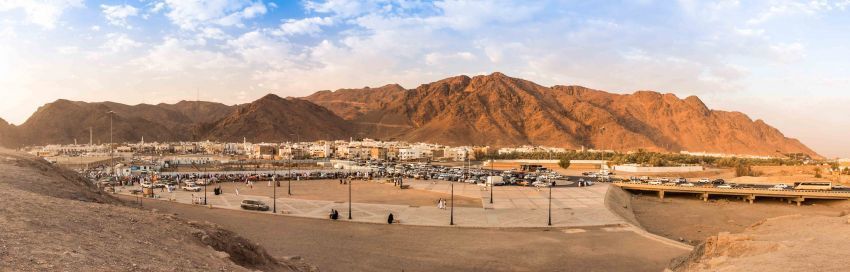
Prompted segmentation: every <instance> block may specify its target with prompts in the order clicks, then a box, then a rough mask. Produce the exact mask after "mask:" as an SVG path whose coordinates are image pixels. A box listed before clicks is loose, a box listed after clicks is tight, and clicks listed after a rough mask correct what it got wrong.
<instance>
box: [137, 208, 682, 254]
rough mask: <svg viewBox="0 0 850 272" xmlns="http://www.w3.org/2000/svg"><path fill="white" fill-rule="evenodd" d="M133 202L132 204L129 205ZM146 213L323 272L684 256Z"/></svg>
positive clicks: (183, 212)
mask: <svg viewBox="0 0 850 272" xmlns="http://www.w3.org/2000/svg"><path fill="white" fill-rule="evenodd" d="M131 201H132V200H131ZM145 207H147V208H156V209H158V210H159V211H161V212H166V213H176V214H177V215H178V216H179V217H185V218H190V219H195V220H207V221H210V222H214V223H216V224H220V225H222V226H224V227H226V228H228V229H231V230H234V231H235V232H237V233H238V234H241V235H244V236H246V237H248V238H249V239H252V240H254V241H259V243H260V245H262V246H263V247H265V248H266V249H268V250H269V251H270V253H271V254H272V255H283V254H288V253H291V252H300V254H302V255H301V256H302V257H304V259H305V261H307V262H310V263H313V264H316V265H318V266H319V268H320V269H321V270H322V271H660V270H663V269H664V268H665V267H666V266H667V264H668V263H669V260H670V259H672V258H674V257H678V256H683V255H685V254H687V252H686V251H684V250H682V249H678V248H673V247H670V246H667V245H665V244H662V243H660V242H658V241H655V240H650V239H648V238H645V237H643V236H640V235H637V234H635V233H634V232H631V231H606V230H603V229H601V228H590V229H584V230H578V231H565V230H564V229H557V228H553V229H492V228H491V229H483V228H446V227H421V226H405V225H383V224H369V223H350V222H342V221H330V220H319V219H309V218H296V217H288V216H275V215H267V214H259V213H250V212H243V211H235V210H225V209H208V208H204V207H199V206H192V205H186V204H177V203H169V202H164V201H148V202H145Z"/></svg>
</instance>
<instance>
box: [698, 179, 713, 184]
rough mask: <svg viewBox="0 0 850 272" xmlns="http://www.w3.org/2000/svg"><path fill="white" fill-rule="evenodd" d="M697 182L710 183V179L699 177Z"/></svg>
mask: <svg viewBox="0 0 850 272" xmlns="http://www.w3.org/2000/svg"><path fill="white" fill-rule="evenodd" d="M697 182H698V183H700V184H707V183H711V180H709V179H707V178H701V179H699V181H697Z"/></svg>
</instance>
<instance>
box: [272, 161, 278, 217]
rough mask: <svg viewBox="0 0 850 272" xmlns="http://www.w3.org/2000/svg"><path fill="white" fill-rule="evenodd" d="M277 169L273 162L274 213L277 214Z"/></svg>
mask: <svg viewBox="0 0 850 272" xmlns="http://www.w3.org/2000/svg"><path fill="white" fill-rule="evenodd" d="M276 178H277V168H275V165H274V162H272V213H277V180H276Z"/></svg>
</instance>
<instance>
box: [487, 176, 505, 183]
mask: <svg viewBox="0 0 850 272" xmlns="http://www.w3.org/2000/svg"><path fill="white" fill-rule="evenodd" d="M487 184H488V185H505V180H504V179H503V178H502V176H487Z"/></svg>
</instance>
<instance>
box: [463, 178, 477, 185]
mask: <svg viewBox="0 0 850 272" xmlns="http://www.w3.org/2000/svg"><path fill="white" fill-rule="evenodd" d="M464 182H466V183H469V184H475V182H476V180H475V179H467V180H466V181H464Z"/></svg>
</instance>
